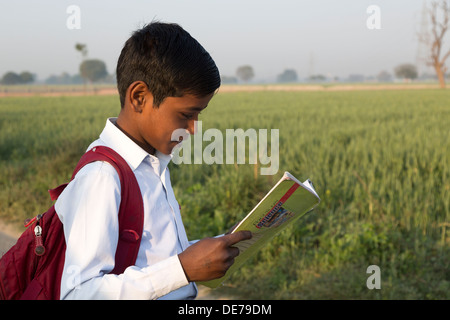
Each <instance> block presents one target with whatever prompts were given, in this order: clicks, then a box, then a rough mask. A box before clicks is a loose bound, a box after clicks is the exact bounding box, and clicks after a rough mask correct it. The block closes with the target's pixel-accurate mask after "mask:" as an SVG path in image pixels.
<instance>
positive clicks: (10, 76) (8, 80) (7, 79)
mask: <svg viewBox="0 0 450 320" xmlns="http://www.w3.org/2000/svg"><path fill="white" fill-rule="evenodd" d="M21 81H22V80H21V79H20V76H19V75H18V74H17V73H15V72H12V71H10V72H7V73H5V74H4V75H3V78H2V84H6V85H12V84H20V83H21Z"/></svg>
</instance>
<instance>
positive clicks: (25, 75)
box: [19, 71, 35, 83]
mask: <svg viewBox="0 0 450 320" xmlns="http://www.w3.org/2000/svg"><path fill="white" fill-rule="evenodd" d="M19 77H20V80H21V83H32V82H34V78H35V76H34V74H32V73H31V72H28V71H23V72H22V73H21V74H20V75H19Z"/></svg>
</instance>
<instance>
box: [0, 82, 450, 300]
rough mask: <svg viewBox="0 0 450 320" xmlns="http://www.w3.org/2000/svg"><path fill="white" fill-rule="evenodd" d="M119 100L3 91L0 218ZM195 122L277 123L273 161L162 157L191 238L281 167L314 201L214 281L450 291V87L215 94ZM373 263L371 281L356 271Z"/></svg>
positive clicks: (261, 289)
mask: <svg viewBox="0 0 450 320" xmlns="http://www.w3.org/2000/svg"><path fill="white" fill-rule="evenodd" d="M119 109H120V106H119V103H118V98H117V97H116V96H103V97H100V96H81V97H64V96H62V97H22V98H21V97H15V98H13V97H10V98H0V220H2V221H4V222H8V223H12V224H14V225H17V226H19V225H20V224H21V223H22V221H23V220H24V219H25V218H28V217H30V216H33V215H36V214H37V213H40V212H43V211H45V210H46V209H47V208H48V207H49V206H50V204H51V202H50V198H49V196H48V193H47V189H49V188H52V187H55V186H57V185H59V184H61V183H63V182H66V180H67V179H69V178H70V176H71V171H72V170H73V168H74V166H75V164H76V162H77V161H78V159H79V157H80V156H81V154H82V153H83V152H84V150H85V149H86V147H87V146H88V145H89V144H90V142H91V141H93V140H94V139H96V138H97V137H98V135H99V133H100V132H101V130H102V129H103V126H104V124H105V121H106V118H107V117H109V116H116V115H117V114H118V111H119ZM200 120H202V121H203V130H206V129H207V128H218V129H220V130H222V131H223V132H225V129H235V128H243V129H244V130H246V129H248V128H254V129H257V130H258V129H279V130H280V151H279V152H280V153H279V154H280V170H279V171H278V173H277V174H276V175H274V176H261V175H258V176H255V169H257V168H255V167H254V165H250V164H242V165H233V164H230V165H226V164H223V165H206V164H202V165H194V164H190V165H188V164H185V165H179V166H177V165H175V164H171V165H170V170H171V174H172V184H173V187H174V190H175V193H176V196H177V199H178V201H179V203H180V205H181V207H182V214H183V220H184V222H185V226H186V229H187V234H188V237H189V238H190V239H196V238H201V237H205V236H213V235H215V234H218V233H222V232H224V231H226V230H227V229H228V228H229V227H231V226H232V225H234V223H235V222H236V221H237V220H238V219H240V218H243V217H244V216H245V215H246V213H247V212H248V211H249V210H250V209H251V208H252V207H253V206H254V205H255V204H256V203H257V202H258V201H259V200H260V199H261V197H262V196H263V195H264V194H265V193H266V192H267V191H268V190H270V188H271V187H272V185H273V183H275V182H276V181H277V180H278V179H279V178H280V177H281V175H282V174H283V172H284V171H289V172H291V173H292V174H294V175H295V176H297V177H298V178H299V179H300V180H302V181H303V180H305V179H306V178H310V179H312V181H313V182H314V184H315V186H316V190H317V191H318V193H319V195H320V196H321V198H322V203H321V204H320V206H319V207H318V208H317V209H316V210H315V211H313V212H311V213H309V214H308V215H307V216H305V217H304V218H302V219H301V220H299V222H298V223H297V224H296V225H295V226H293V227H291V228H289V229H287V230H286V231H285V232H283V233H282V234H281V235H280V236H279V237H277V238H276V239H275V240H274V241H273V242H272V243H271V244H270V245H269V246H267V247H266V248H265V249H263V250H262V251H261V252H260V253H259V254H258V255H257V256H256V257H255V258H254V259H252V260H251V261H250V263H248V264H246V265H245V267H243V268H241V270H239V272H237V273H236V274H235V275H234V276H233V277H232V278H231V280H230V281H229V283H227V285H226V286H225V287H223V288H221V289H218V290H219V292H225V293H231V294H232V295H234V296H238V297H242V298H251V299H449V298H450V266H449V262H450V250H449V245H450V236H449V231H448V230H449V228H450V219H449V217H450V129H449V128H450V91H448V90H390V91H345V92H344V91H342V92H237V93H219V94H218V95H217V96H216V97H215V98H214V99H213V100H212V102H211V103H210V105H209V107H208V108H207V110H205V111H204V112H202V115H201V116H200ZM370 265H378V266H379V267H380V270H381V289H379V290H377V289H373V290H369V289H368V288H367V286H366V280H367V278H368V277H369V276H370V275H369V274H367V273H366V269H367V267H368V266H370Z"/></svg>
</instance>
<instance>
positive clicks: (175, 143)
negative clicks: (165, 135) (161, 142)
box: [159, 141, 181, 155]
mask: <svg viewBox="0 0 450 320" xmlns="http://www.w3.org/2000/svg"><path fill="white" fill-rule="evenodd" d="M180 145H181V143H180V142H178V141H171V142H169V144H168V145H167V146H166V148H165V149H164V148H161V149H162V150H159V152H161V153H164V154H165V155H170V154H172V152H173V151H174V150H175V148H178V147H179V146H180Z"/></svg>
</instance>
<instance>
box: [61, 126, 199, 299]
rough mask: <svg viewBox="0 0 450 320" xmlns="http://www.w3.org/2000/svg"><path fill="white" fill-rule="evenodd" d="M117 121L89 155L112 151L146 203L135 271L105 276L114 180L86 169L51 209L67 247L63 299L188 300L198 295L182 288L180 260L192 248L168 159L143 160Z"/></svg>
mask: <svg viewBox="0 0 450 320" xmlns="http://www.w3.org/2000/svg"><path fill="white" fill-rule="evenodd" d="M115 121H116V118H110V119H108V120H107V121H106V126H105V128H104V130H103V132H102V133H101V135H100V139H98V140H96V141H94V142H93V143H92V144H91V145H90V146H89V148H88V150H89V149H91V148H93V147H95V146H100V145H103V146H108V147H110V148H112V149H113V150H115V151H116V152H117V153H118V154H120V155H121V156H122V157H123V158H124V159H125V161H127V163H128V164H129V165H130V168H131V169H132V170H133V172H134V174H135V175H136V179H137V182H138V184H139V187H140V189H141V193H142V197H143V202H144V229H143V234H142V238H141V243H140V248H139V252H138V256H137V259H136V264H135V266H131V267H128V268H127V269H126V270H125V271H124V273H123V274H119V275H114V274H108V273H109V272H110V271H111V270H112V269H113V268H114V257H115V251H116V247H117V242H118V230H119V224H118V212H119V205H120V194H121V193H120V189H121V188H120V180H119V176H118V174H117V172H116V170H115V169H114V168H113V167H112V166H111V165H110V164H109V163H107V162H101V161H97V162H94V163H91V164H88V165H86V166H85V167H83V168H82V169H81V170H80V171H79V172H78V173H77V175H76V176H75V179H74V180H72V182H70V184H69V185H68V186H67V187H66V189H65V190H64V191H63V193H61V195H60V196H59V198H58V200H57V201H56V203H55V209H56V212H57V213H58V216H59V218H60V220H61V222H62V223H63V227H64V237H65V240H66V258H65V264H64V270H63V274H62V279H61V299H158V298H159V299H193V298H195V297H196V295H197V287H196V286H195V284H194V283H189V282H188V281H187V279H186V275H185V273H184V271H183V268H182V266H181V263H180V261H179V259H178V254H179V253H181V252H182V251H184V250H185V249H186V248H187V247H188V246H189V245H190V243H189V242H188V239H187V236H186V232H185V230H184V226H183V222H182V221H181V215H180V209H179V205H178V202H177V200H176V199H175V195H174V193H173V190H172V186H171V183H170V174H169V169H168V168H167V164H168V163H169V162H170V160H171V156H168V155H165V154H162V153H160V152H158V151H157V152H156V156H153V155H150V154H148V153H147V152H146V151H144V150H143V149H142V148H141V147H139V146H138V145H137V144H136V143H134V142H133V141H132V140H131V139H130V138H128V137H127V136H126V135H125V134H124V133H123V132H122V131H121V130H120V129H118V128H117V127H116V126H115V125H114V124H113V122H115Z"/></svg>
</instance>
